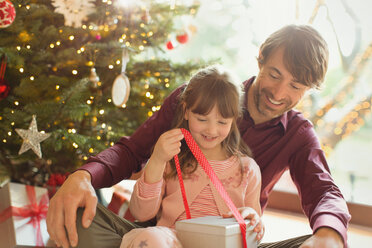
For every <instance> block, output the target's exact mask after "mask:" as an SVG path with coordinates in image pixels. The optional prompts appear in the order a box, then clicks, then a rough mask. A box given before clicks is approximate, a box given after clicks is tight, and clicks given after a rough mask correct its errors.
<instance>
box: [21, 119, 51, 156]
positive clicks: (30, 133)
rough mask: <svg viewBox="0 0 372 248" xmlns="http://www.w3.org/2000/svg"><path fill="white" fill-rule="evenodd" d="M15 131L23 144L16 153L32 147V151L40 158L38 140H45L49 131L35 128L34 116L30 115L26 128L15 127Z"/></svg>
mask: <svg viewBox="0 0 372 248" xmlns="http://www.w3.org/2000/svg"><path fill="white" fill-rule="evenodd" d="M16 132H17V133H18V135H19V136H21V138H22V139H23V144H22V146H21V149H20V150H19V152H18V154H22V153H24V152H26V151H28V150H29V149H32V151H34V153H35V154H36V155H37V156H38V157H39V158H41V148H40V142H42V141H44V140H46V139H47V138H48V137H49V136H50V133H42V132H39V131H38V130H37V124H36V116H35V115H33V116H32V121H31V123H30V127H29V128H28V129H20V128H16Z"/></svg>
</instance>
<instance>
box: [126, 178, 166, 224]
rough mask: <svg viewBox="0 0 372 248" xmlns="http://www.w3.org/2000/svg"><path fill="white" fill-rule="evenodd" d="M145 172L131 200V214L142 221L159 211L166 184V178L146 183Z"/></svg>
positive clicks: (138, 181) (136, 185)
mask: <svg viewBox="0 0 372 248" xmlns="http://www.w3.org/2000/svg"><path fill="white" fill-rule="evenodd" d="M144 174H145V173H143V174H142V176H141V177H140V178H139V179H138V180H137V182H136V184H135V185H134V189H133V193H132V196H131V199H130V202H129V209H130V212H131V214H132V215H133V217H134V218H135V219H136V220H138V221H141V222H142V221H148V220H151V219H152V218H154V217H155V216H156V214H157V213H158V212H159V209H160V205H161V202H162V198H163V194H164V186H165V183H164V179H162V180H160V181H159V182H156V183H152V184H148V183H146V182H145V181H144Z"/></svg>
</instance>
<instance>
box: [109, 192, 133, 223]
mask: <svg viewBox="0 0 372 248" xmlns="http://www.w3.org/2000/svg"><path fill="white" fill-rule="evenodd" d="M131 193H132V192H130V191H114V193H113V194H112V198H111V201H110V203H109V204H108V206H107V208H108V209H110V210H111V211H112V212H114V213H115V214H117V215H119V216H120V217H123V218H124V219H126V220H129V221H132V222H133V221H134V220H135V219H134V217H133V215H132V214H131V213H130V211H129V200H130V196H131Z"/></svg>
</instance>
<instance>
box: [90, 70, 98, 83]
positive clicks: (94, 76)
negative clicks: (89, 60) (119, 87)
mask: <svg viewBox="0 0 372 248" xmlns="http://www.w3.org/2000/svg"><path fill="white" fill-rule="evenodd" d="M89 80H90V81H91V82H92V83H93V86H94V87H97V85H98V82H99V77H98V75H97V72H96V68H94V67H93V68H92V69H90V75H89Z"/></svg>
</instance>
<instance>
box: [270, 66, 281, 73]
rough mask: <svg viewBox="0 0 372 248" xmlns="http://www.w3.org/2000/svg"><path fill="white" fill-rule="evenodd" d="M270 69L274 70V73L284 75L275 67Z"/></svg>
mask: <svg viewBox="0 0 372 248" xmlns="http://www.w3.org/2000/svg"><path fill="white" fill-rule="evenodd" d="M269 69H270V70H272V71H275V72H276V73H278V74H279V75H282V73H281V72H280V71H279V69H278V68H276V67H274V66H270V67H269Z"/></svg>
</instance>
